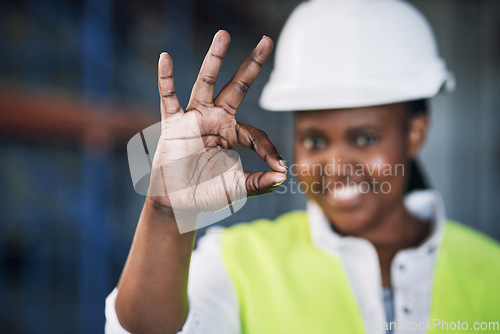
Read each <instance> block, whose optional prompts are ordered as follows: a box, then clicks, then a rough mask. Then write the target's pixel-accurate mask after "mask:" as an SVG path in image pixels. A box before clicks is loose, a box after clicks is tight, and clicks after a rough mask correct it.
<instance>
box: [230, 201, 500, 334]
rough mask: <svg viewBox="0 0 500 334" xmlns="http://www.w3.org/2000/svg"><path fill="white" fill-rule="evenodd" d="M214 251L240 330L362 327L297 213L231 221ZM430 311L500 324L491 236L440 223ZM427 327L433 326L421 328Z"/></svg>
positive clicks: (496, 251)
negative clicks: (236, 305)
mask: <svg viewBox="0 0 500 334" xmlns="http://www.w3.org/2000/svg"><path fill="white" fill-rule="evenodd" d="M222 249H223V257H224V263H225V265H226V268H227V271H228V274H229V277H230V279H231V281H232V283H233V286H234V287H235V289H236V293H237V298H238V301H239V308H240V320H241V328H242V334H294V333H297V334H304V333H308V334H321V333H340V334H356V333H365V326H364V324H363V320H362V317H361V313H360V310H359V307H358V305H357V302H356V300H355V298H354V295H353V293H352V291H351V288H350V286H349V284H348V281H347V277H346V275H345V272H344V270H343V268H342V264H341V261H340V259H339V258H338V257H335V256H332V255H330V254H327V253H325V252H323V251H321V250H319V249H318V248H316V247H315V246H314V245H313V244H312V242H311V238H310V235H309V228H308V221H307V214H306V212H305V211H294V212H291V213H287V214H285V215H282V216H280V217H279V218H277V219H276V220H275V221H269V220H260V221H256V222H253V223H251V224H239V225H236V226H233V227H231V228H229V229H227V230H225V231H224V233H223V235H222ZM430 313H431V314H430V319H429V320H431V319H441V321H446V322H455V323H456V322H457V320H459V321H460V322H468V323H469V324H471V325H472V324H473V323H475V322H500V246H499V245H498V244H497V243H496V242H494V241H493V240H492V239H490V238H488V237H486V236H484V235H482V234H480V233H479V232H475V231H474V230H472V229H470V228H467V227H465V226H463V225H461V224H459V223H456V222H452V221H447V222H446V225H445V232H444V239H443V242H442V244H441V247H440V252H439V257H438V259H437V263H436V268H435V276H434V285H433V291H432V301H431V312H430ZM434 332H436V333H437V332H441V327H439V328H438V329H436V328H434V330H433V331H430V332H429V333H434ZM444 332H446V331H444ZM448 332H450V333H451V332H457V333H458V332H461V331H460V330H459V331H457V330H455V331H448ZM467 332H468V333H476V331H473V330H470V329H469V330H467ZM477 332H478V333H479V332H480V333H488V332H492V333H493V332H495V333H499V332H498V331H477Z"/></svg>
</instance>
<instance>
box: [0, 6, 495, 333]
mask: <svg viewBox="0 0 500 334" xmlns="http://www.w3.org/2000/svg"><path fill="white" fill-rule="evenodd" d="M410 2H411V3H413V4H414V5H415V6H416V7H418V8H419V9H420V10H421V11H422V12H423V13H424V14H425V15H426V16H427V17H428V19H429V21H430V22H431V24H432V26H433V27H434V30H435V33H436V35H437V39H438V43H439V47H440V51H441V55H442V56H443V57H444V59H445V60H446V61H447V63H448V67H449V68H450V69H451V70H452V71H453V72H454V73H455V75H456V79H457V89H456V91H455V92H454V93H453V94H451V95H442V96H439V97H436V98H435V99H433V100H432V103H431V107H432V110H431V111H432V121H433V124H432V130H431V133H430V137H429V138H428V142H427V146H426V148H425V149H424V151H423V153H422V157H421V160H422V164H423V167H424V169H425V172H426V174H427V176H428V178H429V179H430V181H431V184H432V186H433V187H435V188H437V189H438V190H439V191H441V192H442V193H443V196H444V199H445V202H446V206H447V214H448V216H449V217H451V218H453V219H456V220H459V221H462V222H464V223H466V224H468V225H470V226H473V227H475V228H477V229H479V230H481V231H483V232H485V233H487V234H488V235H490V236H491V237H493V238H496V239H497V240H498V239H500V224H499V221H500V190H499V189H500V174H499V171H500V131H499V130H500V112H499V110H498V109H499V107H500V94H499V93H500V1H498V0H412V1H410ZM298 3H299V0H253V1H244V0H183V1H159V0H147V1H146V0H145V1H141V2H137V1H135V2H133V1H130V0H122V1H111V0H71V1H69V0H66V1H63V0H24V1H22V0H17V1H13V0H0V261H1V263H0V332H1V333H39V334H43V333H82V334H83V333H102V332H103V326H104V299H105V297H106V295H107V294H108V293H109V292H110V291H111V290H112V289H113V287H114V286H115V284H116V283H117V280H118V278H119V275H120V272H121V269H122V267H123V264H124V262H125V259H126V256H127V253H128V249H129V247H130V244H131V241H132V236H133V233H134V229H135V226H136V223H137V219H138V217H139V213H140V210H141V206H142V203H143V201H144V198H143V197H141V196H139V195H137V194H136V193H135V192H134V190H133V186H132V182H131V179H130V174H129V171H128V161H127V156H126V144H127V141H128V140H129V139H130V138H131V137H132V136H133V135H134V134H135V133H136V132H137V131H139V130H141V129H143V128H145V127H147V126H149V125H151V124H154V123H156V122H158V121H159V118H160V116H159V112H158V107H159V102H158V93H157V78H156V75H157V74H156V66H157V60H158V56H159V54H160V52H162V51H167V52H169V53H170V54H171V55H172V57H173V60H174V76H175V80H176V88H177V92H178V95H179V99H180V101H181V103H182V104H184V105H185V104H186V103H187V100H188V95H189V93H190V90H191V87H192V84H193V82H194V80H195V78H196V74H197V71H198V69H199V65H200V64H201V62H202V60H203V57H204V53H205V52H206V50H207V48H208V46H209V44H210V41H211V39H212V36H213V34H214V33H215V32H216V31H217V30H218V29H226V30H228V31H229V32H230V34H231V36H232V42H231V46H230V49H229V51H228V53H227V56H226V58H225V61H224V65H223V69H222V72H221V74H220V76H219V77H220V79H219V83H218V85H217V87H216V88H219V89H220V88H221V87H222V85H223V84H224V83H225V82H227V80H229V79H230V77H231V76H232V74H233V73H234V71H235V70H236V68H237V67H238V65H239V64H240V62H241V61H242V60H243V59H244V58H245V57H246V56H247V55H248V54H249V53H250V52H251V50H252V49H253V46H254V45H255V44H256V43H257V42H258V41H259V39H260V37H261V36H262V35H263V34H266V35H268V36H270V37H272V38H273V39H274V40H276V39H277V37H278V35H279V32H280V30H281V27H282V25H283V23H284V22H285V19H286V17H287V16H288V14H289V13H290V12H291V11H292V9H293V8H294V7H295V6H296V5H297V4H298ZM271 68H272V60H270V62H269V63H268V64H267V65H266V66H265V67H264V69H263V71H262V73H261V75H260V77H259V78H258V79H257V81H256V83H255V84H254V85H253V87H252V89H251V90H250V91H249V93H248V95H247V98H246V99H245V101H244V103H243V104H242V106H241V108H240V111H239V114H238V118H239V120H240V121H241V122H244V123H250V124H253V125H255V126H257V127H259V128H261V129H263V130H265V131H266V132H267V133H268V135H269V137H270V138H271V139H272V140H273V142H274V143H275V145H276V146H277V147H278V149H279V150H280V152H281V153H282V155H283V156H284V157H285V159H286V160H287V161H288V162H289V163H290V162H291V161H292V160H293V156H292V152H291V143H292V137H293V133H292V121H293V119H292V115H291V114H290V113H269V112H265V111H263V110H261V109H260V108H259V107H258V104H257V100H258V98H259V94H260V92H261V89H262V86H263V84H264V83H265V81H266V79H267V77H268V76H269V72H270V69H271ZM239 152H240V154H241V156H242V161H243V165H244V167H245V168H246V169H248V170H258V169H263V168H266V166H265V164H264V163H262V162H261V161H260V160H259V159H258V157H257V156H256V155H255V154H253V153H252V152H246V151H242V150H239ZM304 207H305V201H304V199H303V198H302V197H301V196H300V195H292V194H285V195H279V194H271V195H267V196H265V197H261V198H252V199H250V200H248V201H247V204H246V205H245V207H244V208H243V209H241V210H240V211H238V212H237V213H236V214H235V215H233V216H231V217H229V218H228V219H226V220H224V221H222V222H221V223H219V224H221V225H230V224H232V223H234V222H241V221H249V220H253V219H256V218H261V217H269V218H273V217H275V216H277V215H278V214H280V213H282V212H285V211H289V210H292V209H297V208H304ZM204 232H205V229H202V230H201V231H199V235H202V234H203V233H204Z"/></svg>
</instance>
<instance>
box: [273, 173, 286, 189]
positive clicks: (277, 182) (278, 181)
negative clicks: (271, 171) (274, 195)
mask: <svg viewBox="0 0 500 334" xmlns="http://www.w3.org/2000/svg"><path fill="white" fill-rule="evenodd" d="M285 181H286V175H285V174H283V175H281V176H279V177H278V178H277V180H276V182H275V183H274V184H273V187H277V186H279V185H280V184H282V183H283V182H285Z"/></svg>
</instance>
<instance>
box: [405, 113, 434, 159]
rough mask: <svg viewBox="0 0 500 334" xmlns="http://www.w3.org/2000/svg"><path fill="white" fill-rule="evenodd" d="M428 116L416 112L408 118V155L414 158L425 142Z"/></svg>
mask: <svg viewBox="0 0 500 334" xmlns="http://www.w3.org/2000/svg"><path fill="white" fill-rule="evenodd" d="M428 127H429V118H428V117H427V115H425V114H423V113H422V114H417V115H415V116H413V117H411V118H410V120H409V126H408V155H409V157H410V158H411V159H414V158H415V157H416V156H417V155H418V152H419V151H420V149H421V147H422V146H423V144H424V142H425V137H426V136H427V129H428Z"/></svg>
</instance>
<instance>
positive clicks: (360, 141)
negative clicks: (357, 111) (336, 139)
mask: <svg viewBox="0 0 500 334" xmlns="http://www.w3.org/2000/svg"><path fill="white" fill-rule="evenodd" d="M376 142H378V137H377V136H375V135H370V134H364V135H359V136H357V137H356V142H355V144H356V145H357V146H360V147H365V146H370V145H373V144H375V143H376Z"/></svg>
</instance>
